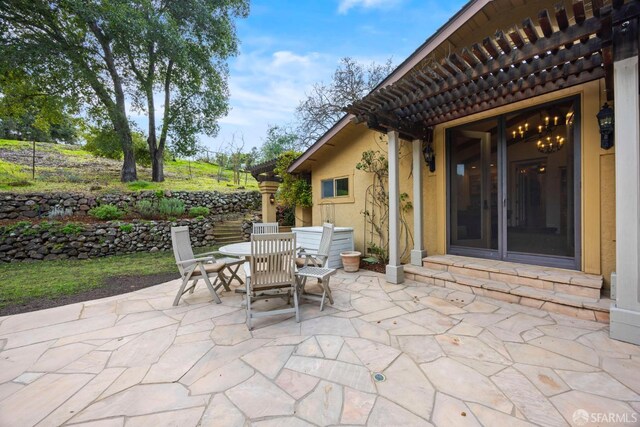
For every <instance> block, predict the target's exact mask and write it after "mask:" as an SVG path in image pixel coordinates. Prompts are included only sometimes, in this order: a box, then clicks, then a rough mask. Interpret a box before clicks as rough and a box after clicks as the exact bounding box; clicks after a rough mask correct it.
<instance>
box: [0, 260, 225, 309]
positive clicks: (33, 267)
mask: <svg viewBox="0 0 640 427" xmlns="http://www.w3.org/2000/svg"><path fill="white" fill-rule="evenodd" d="M213 249H214V248H198V252H201V253H202V252H207V251H211V250H213ZM177 272H178V269H177V267H176V264H175V260H174V258H173V253H172V252H170V251H168V252H155V253H143V252H141V253H136V254H131V255H115V256H110V257H104V258H95V259H89V260H60V261H41V262H20V263H11V264H0V311H1V310H2V309H3V308H5V307H9V306H14V305H20V304H25V303H28V302H29V301H32V300H35V299H43V298H48V299H55V298H58V297H62V296H67V295H73V294H77V293H79V292H83V291H87V290H90V289H94V288H96V287H100V286H103V285H104V286H108V284H109V283H108V280H107V279H109V278H110V277H116V276H147V275H158V274H162V273H176V274H177Z"/></svg>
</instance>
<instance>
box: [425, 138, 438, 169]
mask: <svg viewBox="0 0 640 427" xmlns="http://www.w3.org/2000/svg"><path fill="white" fill-rule="evenodd" d="M422 155H423V156H424V162H425V163H426V164H427V166H429V172H435V171H436V153H435V151H433V144H432V143H431V142H425V143H424V148H423V149H422Z"/></svg>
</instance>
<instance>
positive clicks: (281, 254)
mask: <svg viewBox="0 0 640 427" xmlns="http://www.w3.org/2000/svg"><path fill="white" fill-rule="evenodd" d="M295 257H296V236H295V234H293V233H276V234H262V235H252V236H251V258H250V259H249V261H248V262H247V263H246V264H245V271H246V280H245V284H246V289H247V294H246V303H247V327H248V328H249V330H251V329H253V325H252V319H253V318H256V317H263V316H273V315H276V314H286V313H295V315H296V322H299V321H300V314H299V311H298V294H297V286H296V267H295ZM278 297H281V298H286V300H287V303H290V301H291V297H293V307H289V308H281V309H275V310H268V311H256V310H255V308H254V307H253V303H254V302H256V301H257V300H260V299H266V298H270V299H273V298H278Z"/></svg>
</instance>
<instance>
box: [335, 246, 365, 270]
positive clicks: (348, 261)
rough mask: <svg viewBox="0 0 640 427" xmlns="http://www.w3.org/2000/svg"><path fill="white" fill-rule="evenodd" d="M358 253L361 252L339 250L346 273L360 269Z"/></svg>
mask: <svg viewBox="0 0 640 427" xmlns="http://www.w3.org/2000/svg"><path fill="white" fill-rule="evenodd" d="M360 255H362V254H361V253H360V252H358V251H347V252H340V257H341V258H342V266H343V267H344V271H346V272H348V273H353V272H355V271H358V270H359V269H360Z"/></svg>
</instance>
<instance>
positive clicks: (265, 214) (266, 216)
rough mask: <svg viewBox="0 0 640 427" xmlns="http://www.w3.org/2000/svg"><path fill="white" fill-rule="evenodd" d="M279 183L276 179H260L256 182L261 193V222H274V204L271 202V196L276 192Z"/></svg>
mask: <svg viewBox="0 0 640 427" xmlns="http://www.w3.org/2000/svg"><path fill="white" fill-rule="evenodd" d="M279 186H280V183H279V182H277V181H262V182H260V183H259V184H258V188H260V194H262V222H276V221H277V219H276V204H275V203H271V196H272V195H275V194H276V191H278V187H279Z"/></svg>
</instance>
